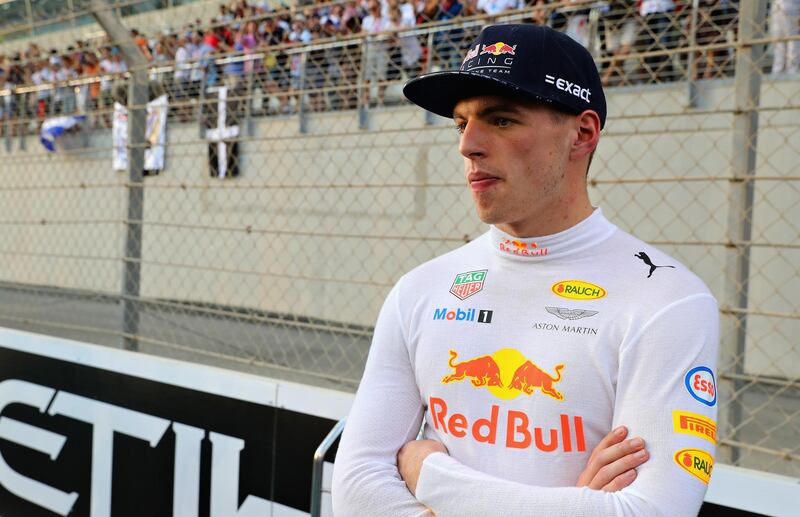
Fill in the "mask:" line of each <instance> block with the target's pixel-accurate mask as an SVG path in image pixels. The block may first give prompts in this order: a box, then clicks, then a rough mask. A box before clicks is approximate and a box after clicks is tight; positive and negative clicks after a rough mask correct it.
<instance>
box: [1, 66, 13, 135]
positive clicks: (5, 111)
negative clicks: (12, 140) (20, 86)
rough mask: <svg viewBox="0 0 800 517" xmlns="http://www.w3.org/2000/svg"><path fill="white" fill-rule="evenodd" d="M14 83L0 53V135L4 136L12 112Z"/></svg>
mask: <svg viewBox="0 0 800 517" xmlns="http://www.w3.org/2000/svg"><path fill="white" fill-rule="evenodd" d="M14 87H15V85H14V84H11V81H10V80H9V73H8V70H7V68H6V66H5V56H3V55H0V136H5V135H6V134H7V133H8V131H7V130H6V127H7V126H10V120H11V117H12V113H14Z"/></svg>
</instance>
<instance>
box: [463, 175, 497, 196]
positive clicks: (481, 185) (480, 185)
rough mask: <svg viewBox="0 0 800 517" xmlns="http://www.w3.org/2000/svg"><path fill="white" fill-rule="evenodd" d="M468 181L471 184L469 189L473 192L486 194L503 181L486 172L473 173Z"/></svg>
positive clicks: (468, 177)
mask: <svg viewBox="0 0 800 517" xmlns="http://www.w3.org/2000/svg"><path fill="white" fill-rule="evenodd" d="M467 181H468V182H469V188H470V189H471V190H472V191H473V192H484V191H486V190H489V189H490V188H492V187H493V186H495V185H497V184H498V183H500V181H501V180H500V178H498V177H497V176H492V175H491V174H487V173H485V172H471V173H470V174H469V175H468V176H467Z"/></svg>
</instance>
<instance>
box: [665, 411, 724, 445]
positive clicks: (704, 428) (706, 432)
mask: <svg viewBox="0 0 800 517" xmlns="http://www.w3.org/2000/svg"><path fill="white" fill-rule="evenodd" d="M672 425H673V428H674V430H675V432H676V433H683V434H691V435H692V436H697V437H699V438H702V439H703V440H708V441H709V442H711V443H717V423H716V422H714V421H713V420H711V419H710V418H707V417H704V416H703V415H698V414H697V413H690V412H688V411H680V410H677V409H676V410H673V411H672Z"/></svg>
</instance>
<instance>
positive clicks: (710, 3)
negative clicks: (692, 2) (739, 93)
mask: <svg viewBox="0 0 800 517" xmlns="http://www.w3.org/2000/svg"><path fill="white" fill-rule="evenodd" d="M727 3H728V2H727V1H725V0H700V2H699V4H698V9H697V29H696V30H695V42H696V43H697V45H699V46H706V45H714V44H717V43H723V42H725V34H724V33H723V32H722V30H723V27H724V16H722V15H723V14H724V13H725V12H726V7H727ZM724 52H725V49H703V50H701V51H699V52H696V53H695V59H693V60H692V68H691V70H690V71H689V73H690V74H691V77H692V80H696V79H698V77H699V69H700V68H701V67H702V68H703V79H712V78H714V77H718V76H719V75H720V73H721V71H720V70H719V67H718V66H717V58H718V57H719V55H720V54H721V53H724Z"/></svg>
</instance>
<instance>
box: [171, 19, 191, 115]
mask: <svg viewBox="0 0 800 517" xmlns="http://www.w3.org/2000/svg"><path fill="white" fill-rule="evenodd" d="M190 45H191V44H190V42H189V38H187V37H186V33H184V34H183V35H181V37H180V38H178V44H177V48H176V49H175V74H174V75H173V80H172V98H173V99H174V100H175V102H176V103H177V104H178V107H177V110H176V111H177V113H178V118H179V119H180V121H181V122H187V121H188V120H189V118H190V117H191V112H190V109H189V108H188V106H183V105H182V104H183V103H185V102H186V101H187V100H188V98H189V81H190V74H191V71H192V65H191V64H190V63H189V61H190V59H191V55H192V50H191V46H190Z"/></svg>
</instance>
